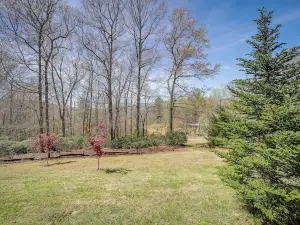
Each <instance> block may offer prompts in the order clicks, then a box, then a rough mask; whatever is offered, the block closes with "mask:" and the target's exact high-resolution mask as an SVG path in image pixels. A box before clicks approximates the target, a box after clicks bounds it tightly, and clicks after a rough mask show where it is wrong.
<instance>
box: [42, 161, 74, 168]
mask: <svg viewBox="0 0 300 225" xmlns="http://www.w3.org/2000/svg"><path fill="white" fill-rule="evenodd" d="M74 162H77V161H75V160H71V161H66V162H56V163H51V164H46V165H43V166H46V167H47V166H55V165H64V164H69V163H74Z"/></svg>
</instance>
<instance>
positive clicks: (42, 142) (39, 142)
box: [31, 133, 60, 151]
mask: <svg viewBox="0 0 300 225" xmlns="http://www.w3.org/2000/svg"><path fill="white" fill-rule="evenodd" d="M59 142H60V135H59V134H46V133H43V134H39V135H37V136H36V137H34V138H32V140H31V146H32V147H33V148H35V149H39V150H43V149H46V150H48V151H50V150H52V149H54V148H56V147H57V145H58V144H59Z"/></svg>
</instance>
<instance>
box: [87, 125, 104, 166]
mask: <svg viewBox="0 0 300 225" xmlns="http://www.w3.org/2000/svg"><path fill="white" fill-rule="evenodd" d="M104 141H105V128H104V124H103V122H102V121H99V122H98V125H97V133H96V135H95V136H93V137H92V136H91V135H89V137H88V143H89V144H90V145H91V147H92V149H93V150H94V152H95V153H96V155H97V156H98V170H99V158H100V157H101V156H102V155H103V154H104V151H103V150H102V148H101V144H102V143H103V142H104Z"/></svg>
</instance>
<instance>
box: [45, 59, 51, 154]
mask: <svg viewBox="0 0 300 225" xmlns="http://www.w3.org/2000/svg"><path fill="white" fill-rule="evenodd" d="M48 64H49V62H46V63H45V117H46V118H45V119H46V132H47V135H48V134H49V132H50V121H49V82H48ZM49 155H50V154H49Z"/></svg>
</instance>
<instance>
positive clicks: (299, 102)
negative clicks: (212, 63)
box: [210, 8, 300, 224]
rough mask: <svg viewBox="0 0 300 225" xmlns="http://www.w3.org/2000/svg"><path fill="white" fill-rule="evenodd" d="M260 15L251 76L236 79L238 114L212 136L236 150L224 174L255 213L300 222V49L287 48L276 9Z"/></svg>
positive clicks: (222, 119)
mask: <svg viewBox="0 0 300 225" xmlns="http://www.w3.org/2000/svg"><path fill="white" fill-rule="evenodd" d="M259 13H260V17H259V18H258V19H257V20H254V22H255V23H256V24H257V34H256V35H254V36H252V38H251V40H249V41H247V43H248V44H250V45H251V47H252V51H251V52H250V54H248V55H247V57H246V58H239V59H238V61H239V65H240V66H241V67H242V68H243V69H242V71H244V72H245V73H246V74H247V77H248V78H247V79H240V80H235V81H234V82H233V87H231V88H230V91H231V92H232V94H233V96H234V100H233V102H232V104H231V106H230V114H231V115H232V117H231V118H228V116H227V117H226V116H223V115H224V112H222V113H221V114H220V115H221V116H217V117H215V118H214V119H213V120H212V121H211V126H212V127H214V129H215V130H214V132H212V133H211V135H210V136H211V137H210V138H211V139H213V140H215V139H216V138H217V140H219V141H220V140H221V142H223V144H224V143H226V146H228V147H229V148H230V149H231V150H230V152H229V153H228V154H227V155H226V156H225V158H226V159H227V161H228V167H227V169H226V170H222V175H223V176H222V177H223V179H224V180H225V181H226V182H227V183H228V184H229V185H231V186H232V187H234V188H235V189H236V190H237V192H238V194H239V196H241V198H242V200H243V201H244V202H245V204H246V206H247V207H248V208H249V209H250V210H251V212H253V213H255V214H256V215H259V216H260V217H261V218H262V219H263V221H264V222H266V223H267V224H300V92H299V91H300V90H299V88H300V62H299V61H298V62H297V60H295V58H296V57H297V56H299V50H300V47H299V46H298V47H293V48H289V49H284V48H283V47H284V45H285V43H279V42H278V37H279V29H280V27H281V25H277V26H272V24H271V20H272V15H273V11H271V12H268V11H266V9H265V8H262V9H260V10H259ZM211 129H213V128H211ZM216 130H217V131H216ZM224 134H225V135H224ZM218 138H219V139H218ZM217 144H218V143H217ZM219 144H220V143H219Z"/></svg>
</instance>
